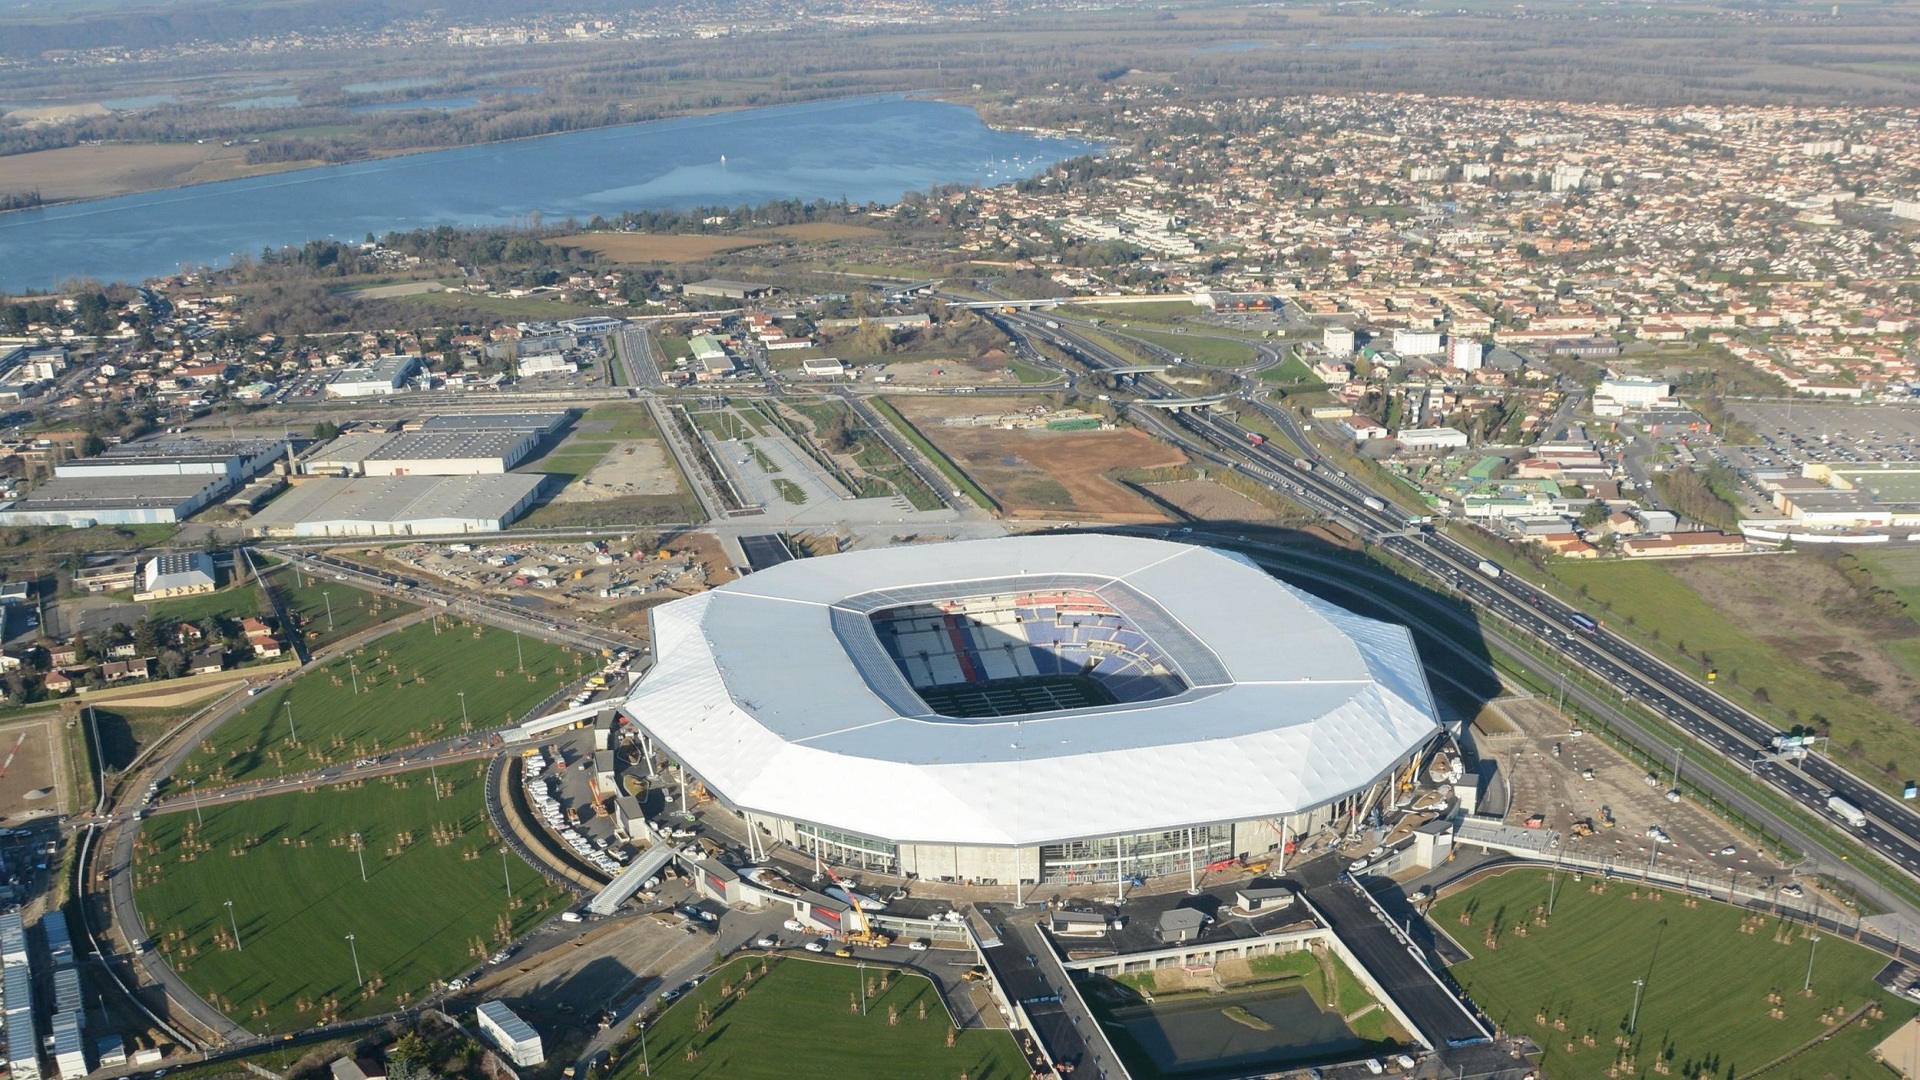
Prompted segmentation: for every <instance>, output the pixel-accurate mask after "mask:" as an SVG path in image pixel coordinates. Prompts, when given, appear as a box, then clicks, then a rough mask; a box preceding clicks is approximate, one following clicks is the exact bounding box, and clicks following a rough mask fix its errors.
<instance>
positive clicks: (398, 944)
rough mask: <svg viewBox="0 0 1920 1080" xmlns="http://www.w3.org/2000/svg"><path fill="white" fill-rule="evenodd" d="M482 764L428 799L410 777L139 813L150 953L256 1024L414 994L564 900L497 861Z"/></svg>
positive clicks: (347, 1011)
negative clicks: (142, 817) (152, 950)
mask: <svg viewBox="0 0 1920 1080" xmlns="http://www.w3.org/2000/svg"><path fill="white" fill-rule="evenodd" d="M484 770H485V765H484V763H465V764H462V765H459V766H450V767H448V768H445V769H442V770H440V772H439V783H440V791H439V793H438V794H439V798H437V799H436V798H435V792H434V790H433V787H432V784H431V782H430V781H429V779H428V776H427V774H426V773H424V772H420V773H413V774H410V775H406V776H396V777H382V778H379V779H374V780H367V781H360V782H356V783H354V784H351V785H345V786H341V787H332V788H323V789H320V790H318V791H313V792H301V793H295V794H288V795H277V796H272V797H268V798H261V799H253V800H248V801H245V802H236V803H224V804H218V805H214V806H208V807H205V808H204V809H203V810H201V812H200V813H199V814H198V815H196V814H195V813H194V812H193V811H191V810H182V811H177V812H174V813H167V814H157V815H154V816H152V817H150V818H148V820H147V821H146V823H145V824H144V826H143V827H142V834H141V837H140V840H139V842H138V845H137V848H136V853H135V858H134V864H133V873H134V889H135V896H136V898H137V902H138V903H139V905H140V911H141V914H142V916H143V917H144V919H145V920H146V924H147V927H148V930H149V931H150V932H151V933H152V935H153V938H152V946H153V947H154V948H156V949H158V950H159V951H160V952H162V953H163V954H165V956H166V957H167V960H168V962H169V963H171V964H172V965H173V966H174V967H175V969H177V970H178V971H179V972H180V974H181V977H182V978H184V979H186V981H187V983H188V984H189V985H191V986H192V987H193V988H194V989H195V990H196V991H198V992H199V993H200V994H201V995H203V996H204V997H206V999H207V1000H208V1001H210V1002H213V1003H214V1004H215V1005H216V1006H217V1007H219V1008H220V1009H221V1010H222V1011H224V1012H226V1013H227V1014H228V1015H229V1016H231V1017H232V1018H233V1019H234V1020H235V1021H236V1022H238V1023H240V1024H242V1025H244V1026H247V1027H249V1028H251V1029H253V1030H255V1031H270V1032H285V1031H294V1030H298V1029H301V1028H309V1027H313V1026H314V1025H316V1024H320V1023H326V1022H329V1021H331V1020H335V1019H341V1020H344V1019H351V1018H353V1017H355V1016H366V1015H374V1014H378V1013H383V1012H388V1011H391V1010H393V1009H397V1008H403V1007H405V1006H406V1005H408V1004H410V1003H412V1002H414V1001H417V1000H418V999H419V998H421V997H422V996H424V995H425V994H426V993H428V992H429V991H430V990H431V989H432V988H433V985H434V984H435V983H436V982H437V981H442V980H446V979H449V978H452V977H453V976H455V975H458V974H460V973H461V972H463V971H465V970H467V969H468V968H471V967H473V966H475V965H476V964H478V963H480V962H482V961H483V960H484V959H485V958H486V956H487V955H489V954H490V953H492V952H493V951H494V950H496V949H498V948H500V947H501V946H502V945H504V944H506V943H507V942H508V941H510V940H512V939H513V938H514V937H515V936H517V935H519V934H521V933H524V932H525V931H527V930H528V929H530V928H531V927H532V926H533V925H534V924H536V923H538V922H539V921H540V920H542V919H544V918H546V917H547V916H549V915H551V914H552V912H553V910H554V908H555V906H556V905H558V904H560V903H562V902H564V899H565V897H564V896H563V895H562V894H561V893H560V892H559V891H558V890H556V889H554V888H552V887H551V886H549V885H547V884H546V881H545V879H544V878H542V877H541V876H540V875H539V874H537V873H535V872H533V871H532V870H531V869H529V868H528V867H527V866H526V865H525V864H524V863H521V862H520V861H519V860H518V859H515V860H513V864H512V866H511V868H510V869H509V868H507V867H504V866H503V865H502V861H501V851H502V848H501V846H500V843H499V841H498V840H497V839H495V838H494V836H493V835H492V831H491V827H490V826H489V825H488V823H487V820H486V810H485V806H484V803H483V799H482V785H483V784H484V783H485V780H484V778H483V775H482V774H483V773H484ZM203 822H204V824H203ZM356 834H357V835H358V839H357V840H356V839H355V835H356ZM363 862H364V866H365V878H364V880H363V879H362V876H361V867H362V865H363ZM503 870H505V871H506V872H505V873H503ZM508 874H510V875H511V880H512V885H513V897H512V899H509V898H508V897H507V895H506V889H507V884H508V876H507V875H508ZM229 901H231V902H232V907H231V909H229V908H228V906H227V904H228V902H229ZM236 930H237V931H238V937H237V938H236V937H235V931H236ZM349 934H351V935H353V937H354V940H353V941H352V942H351V943H349V942H348V941H347V935H349ZM356 959H357V960H358V972H357V974H356V970H355V960H356Z"/></svg>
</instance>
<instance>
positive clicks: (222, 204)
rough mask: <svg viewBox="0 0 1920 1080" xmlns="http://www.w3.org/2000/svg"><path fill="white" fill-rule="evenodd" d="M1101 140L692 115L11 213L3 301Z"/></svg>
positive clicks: (982, 128)
mask: <svg viewBox="0 0 1920 1080" xmlns="http://www.w3.org/2000/svg"><path fill="white" fill-rule="evenodd" d="M1097 149H1099V147H1098V146H1096V145H1095V144H1093V143H1089V142H1084V141H1080V140H1075V139H1049V138H1041V137H1038V136H1033V135H1025V134H1021V133H1018V132H1007V131H995V130H993V129H992V128H989V127H987V126H986V124H984V123H982V122H981V121H980V118H979V117H978V116H977V115H976V114H975V113H974V112H973V110H971V109H968V108H965V107H963V106H959V105H950V104H947V103H945V102H938V101H916V100H908V99H903V98H899V97H891V96H890V97H866V98H851V99H843V100H838V101H823V102H811V103H808V104H804V105H783V106H777V107H774V108H766V109H751V110H745V111H740V112H728V113H716V114H713V115H709V116H688V117H680V118H677V119H673V120H660V121H655V122H652V123H645V124H628V125H623V126H621V127H612V128H600V129H597V130H594V131H579V132H570V133H568V134H564V135H552V136H547V137H545V138H540V139H526V140H522V141H519V142H511V143H496V144H493V145H489V146H469V147H461V148H459V149H455V150H439V151H434V152H431V153H422V154H410V155H405V156H401V157H392V158H385V159H382V160H379V161H363V162H356V163H354V164H351V165H335V166H327V167H322V168H313V169H301V170H299V171H296V172H284V173H275V174H273V175H271V176H257V177H250V178H248V179H245V180H227V181H222V182H220V183H217V184H202V185H198V186H195V187H187V188H176V189H172V190H167V191H151V192H145V193H142V194H139V195H127V196H122V197H119V198H113V199H100V200H97V201H94V202H84V203H72V204H67V205H61V206H53V207H47V208H43V209H37V210H27V211H20V212H16V213H10V214H0V291H15V292H17V291H21V290H27V289H49V288H52V287H53V286H54V285H55V284H56V283H57V282H59V281H62V280H64V279H67V278H72V277H97V278H100V279H102V280H106V281H113V280H123V281H138V280H142V279H144V278H149V277H156V276H159V275H163V274H170V273H174V272H177V271H178V270H179V269H180V268H181V267H182V266H197V265H206V264H213V265H219V264H223V263H226V262H228V261H230V260H231V259H232V258H233V256H234V254H235V253H237V252H241V251H247V252H256V253H257V252H259V251H260V250H261V249H262V248H267V247H281V246H284V245H288V244H301V243H304V242H306V241H307V240H311V239H315V238H322V237H331V238H336V239H341V240H359V239H361V238H363V237H365V236H366V234H367V233H369V232H371V233H374V234H376V235H378V234H382V233H386V232H390V231H394V230H400V229H416V228H424V227H430V226H436V225H507V224H512V223H514V222H520V221H525V220H527V218H528V216H529V215H530V214H533V213H536V212H538V213H540V214H541V215H543V216H544V218H545V219H546V220H547V221H550V222H551V221H559V220H562V219H566V218H576V219H578V220H579V221H581V222H585V221H586V220H587V219H589V218H591V217H593V216H594V215H595V214H601V215H605V216H607V217H612V216H614V215H616V214H619V213H621V212H622V211H626V210H643V209H659V208H687V207H693V206H727V207H733V206H740V205H752V204H757V203H763V202H769V201H772V200H775V199H788V198H795V199H805V200H812V199H816V198H826V199H839V198H841V197H843V196H844V197H846V198H848V199H851V200H854V201H857V202H866V201H879V202H893V201H895V200H897V199H899V198H900V196H901V195H903V194H905V193H906V192H909V191H915V190H925V189H927V188H929V187H932V186H934V185H937V184H952V183H981V184H1001V183H1006V182H1008V181H1011V180H1015V179H1018V178H1020V177H1024V176H1030V175H1032V174H1034V173H1036V172H1039V171H1041V170H1043V169H1045V168H1046V167H1047V166H1049V165H1051V164H1052V163H1053V162H1055V161H1059V160H1061V159H1063V158H1068V157H1074V156H1076V155H1079V154H1085V153H1091V152H1093V151H1095V150H1097Z"/></svg>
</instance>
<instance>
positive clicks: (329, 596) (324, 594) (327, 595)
mask: <svg viewBox="0 0 1920 1080" xmlns="http://www.w3.org/2000/svg"><path fill="white" fill-rule="evenodd" d="M320 599H322V600H325V601H326V602H327V633H329V634H331V633H333V593H331V592H329V591H327V590H326V589H321V590H320Z"/></svg>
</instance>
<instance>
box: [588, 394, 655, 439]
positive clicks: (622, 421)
mask: <svg viewBox="0 0 1920 1080" xmlns="http://www.w3.org/2000/svg"><path fill="white" fill-rule="evenodd" d="M574 427H575V430H577V431H580V432H581V433H583V434H593V435H603V436H605V437H606V438H610V439H657V438H659V437H660V428H659V427H658V426H657V425H656V424H654V422H653V415H652V414H651V413H649V412H647V410H646V408H645V407H644V406H641V405H638V404H632V405H630V404H626V403H623V402H615V403H613V404H608V405H595V406H594V407H593V408H591V409H589V410H587V414H586V415H585V416H583V417H581V418H580V420H579V422H578V423H576V424H575V425H574Z"/></svg>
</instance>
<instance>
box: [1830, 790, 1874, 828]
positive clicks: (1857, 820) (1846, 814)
mask: <svg viewBox="0 0 1920 1080" xmlns="http://www.w3.org/2000/svg"><path fill="white" fill-rule="evenodd" d="M1827 809H1829V810H1831V811H1833V816H1834V817H1837V818H1839V819H1840V820H1841V821H1844V822H1846V823H1847V824H1849V825H1851V826H1853V827H1854V828H1856V829H1864V828H1866V827H1867V815H1865V814H1863V813H1861V812H1860V808H1859V807H1857V806H1855V805H1853V804H1852V803H1850V802H1848V801H1847V800H1845V799H1843V798H1841V797H1840V796H1838V795H1829V796H1827Z"/></svg>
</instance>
